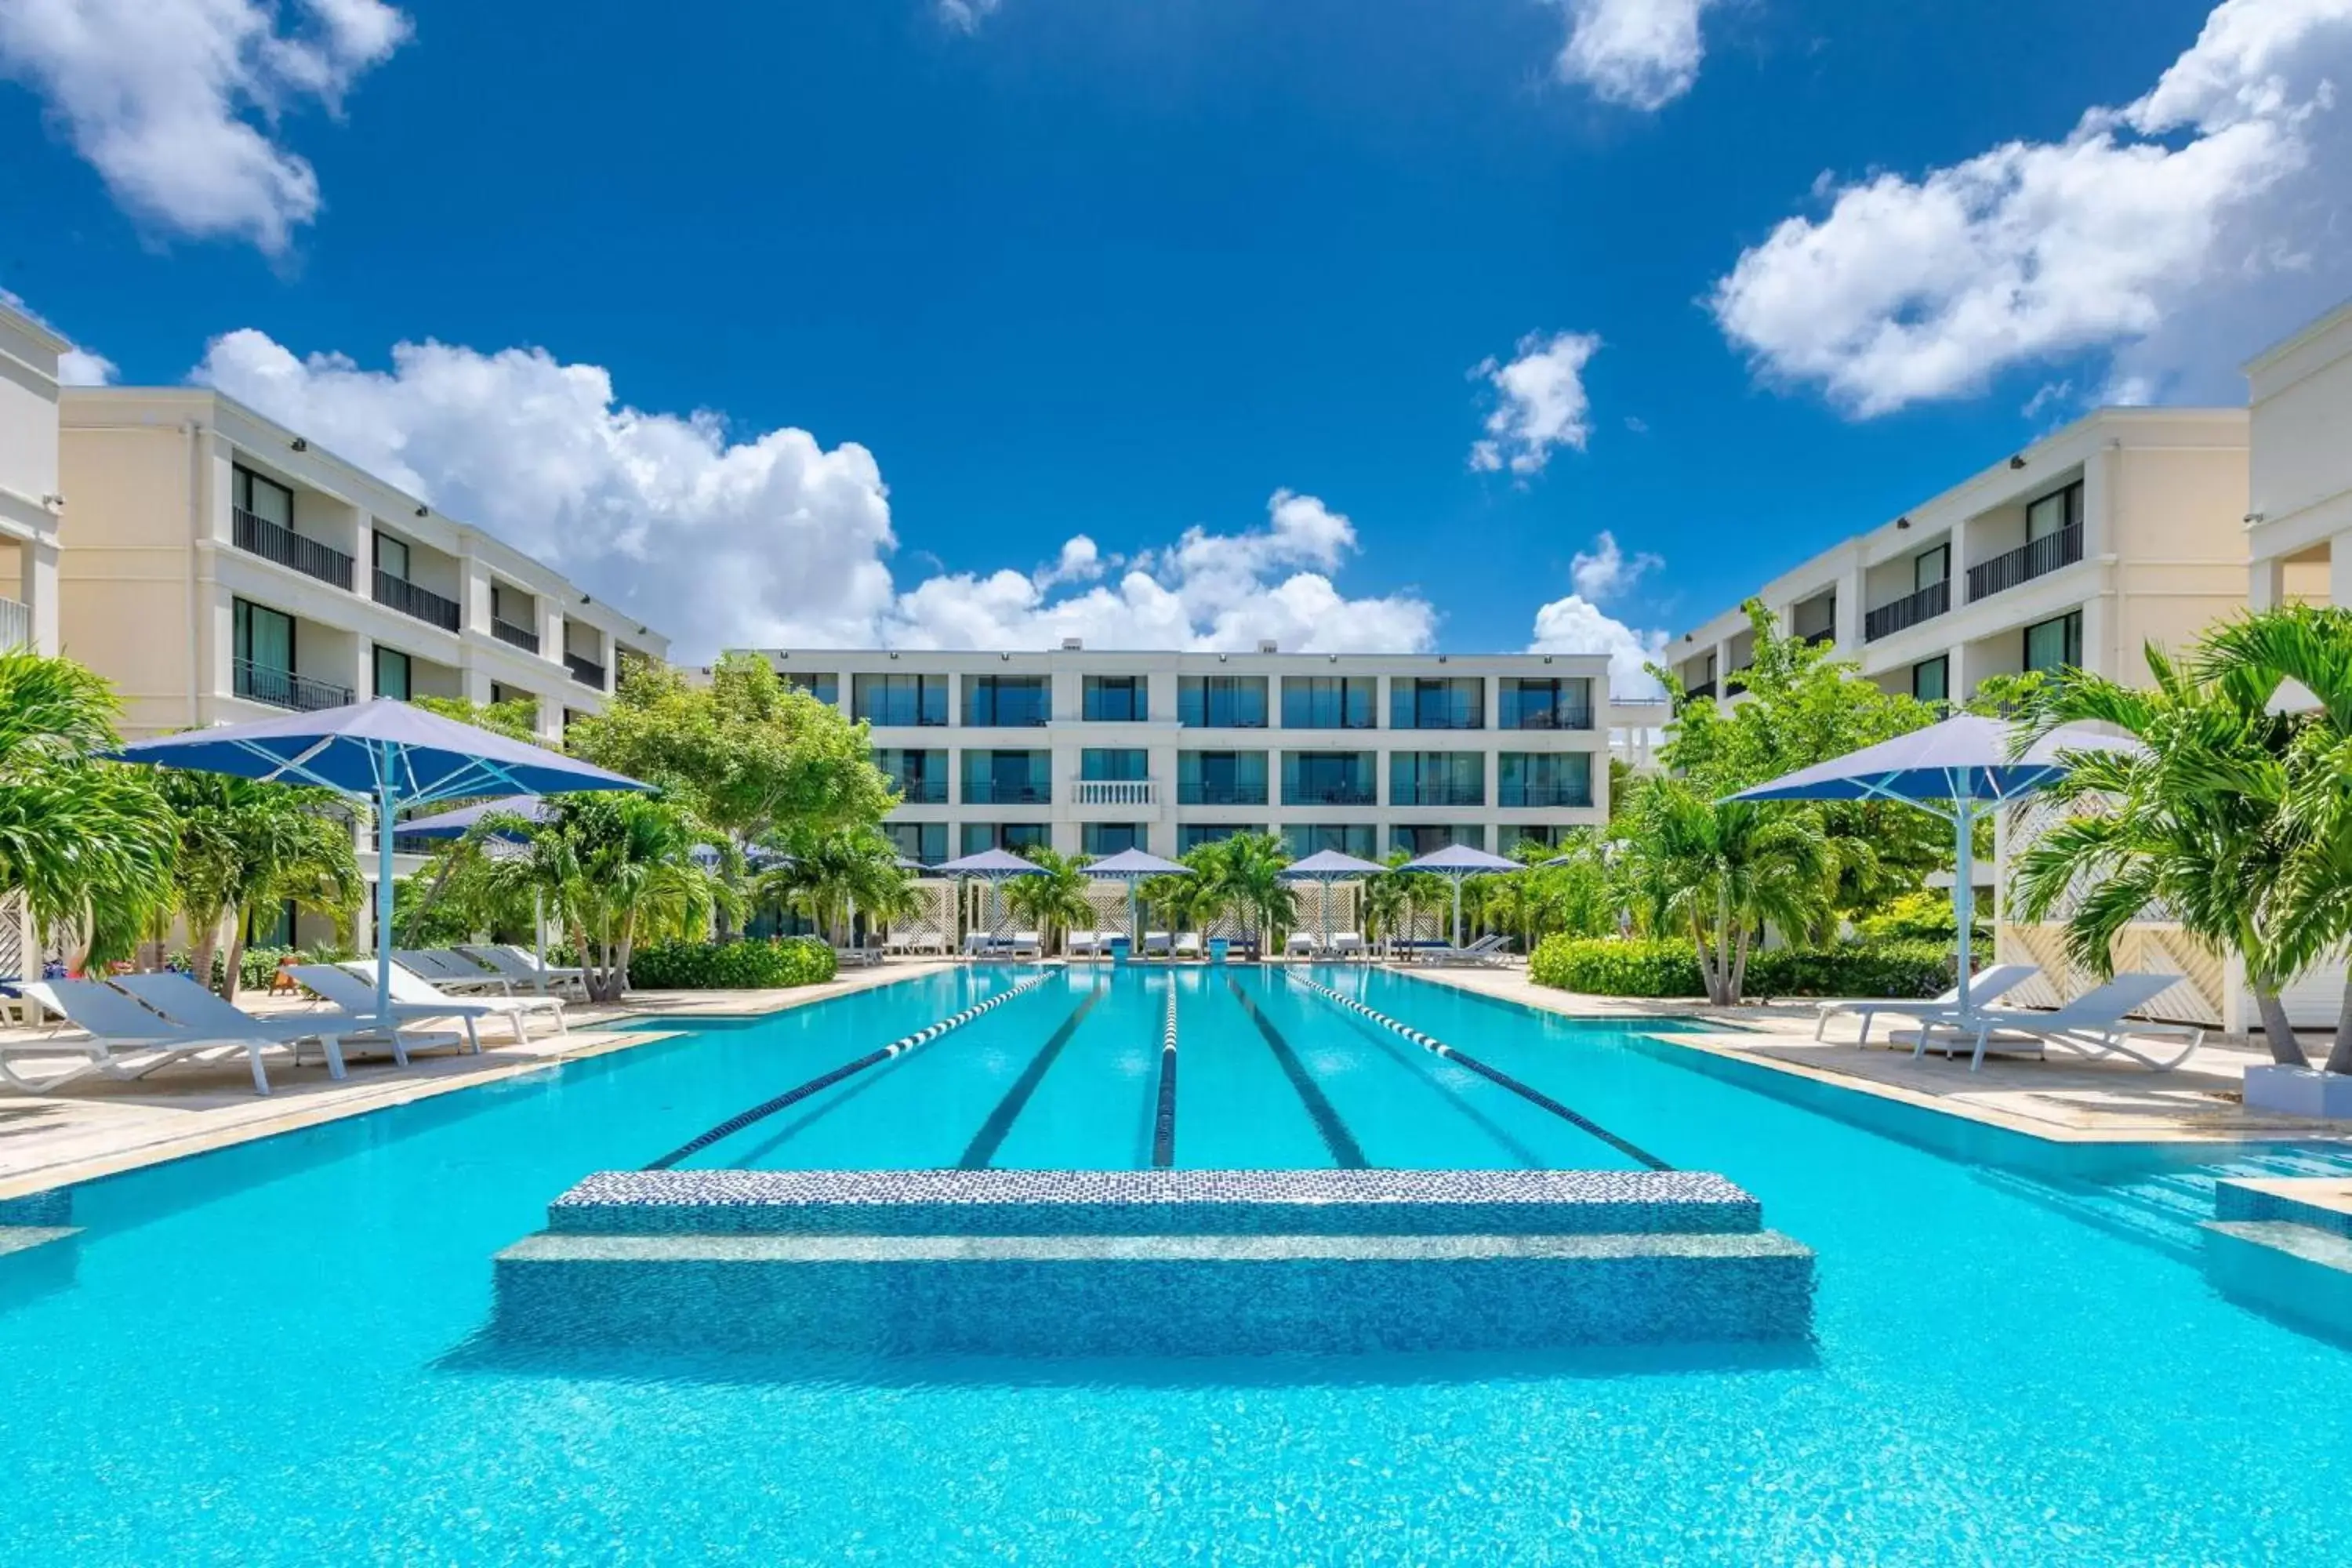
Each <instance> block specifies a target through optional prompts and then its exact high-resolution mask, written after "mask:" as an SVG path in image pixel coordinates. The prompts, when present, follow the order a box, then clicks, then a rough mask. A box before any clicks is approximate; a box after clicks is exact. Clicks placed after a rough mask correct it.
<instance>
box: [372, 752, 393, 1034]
mask: <svg viewBox="0 0 2352 1568" xmlns="http://www.w3.org/2000/svg"><path fill="white" fill-rule="evenodd" d="M375 1016H376V1018H377V1020H378V1022H379V1024H380V1025H383V1024H388V1021H389V1020H390V1019H391V1017H392V758H391V757H390V756H389V755H387V754H386V753H384V752H377V753H376V780H375Z"/></svg>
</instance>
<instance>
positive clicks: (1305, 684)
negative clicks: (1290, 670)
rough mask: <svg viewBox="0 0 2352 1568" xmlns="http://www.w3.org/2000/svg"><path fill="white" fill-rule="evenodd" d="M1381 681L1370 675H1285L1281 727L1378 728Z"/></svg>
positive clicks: (1311, 728) (1292, 728)
mask: <svg viewBox="0 0 2352 1568" xmlns="http://www.w3.org/2000/svg"><path fill="white" fill-rule="evenodd" d="M1379 700H1380V681H1379V679H1378V678H1376V677H1374V676H1370V675H1286V676H1284V677H1283V678H1282V724H1283V728H1285V729H1286V730H1370V729H1374V728H1376V727H1378V725H1379V722H1380V720H1379V714H1378V703H1379Z"/></svg>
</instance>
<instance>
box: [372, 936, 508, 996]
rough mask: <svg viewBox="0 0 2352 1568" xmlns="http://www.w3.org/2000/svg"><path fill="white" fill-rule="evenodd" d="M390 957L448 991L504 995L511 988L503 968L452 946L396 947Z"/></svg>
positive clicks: (411, 971)
mask: <svg viewBox="0 0 2352 1568" xmlns="http://www.w3.org/2000/svg"><path fill="white" fill-rule="evenodd" d="M392 959H393V962H394V963H398V964H401V965H403V966H404V967H405V968H406V969H407V970H408V971H409V972H410V973H415V974H421V975H423V976H424V977H425V979H427V980H430V981H431V982H433V984H436V985H438V986H440V987H442V988H443V989H444V990H447V991H495V992H497V993H498V994H499V995H501V996H503V995H505V994H507V993H508V992H509V991H512V990H513V989H514V983H513V982H512V981H510V980H509V979H508V978H507V976H506V974H505V973H504V972H503V971H499V970H494V969H489V968H487V967H485V966H484V965H483V964H482V963H481V962H480V961H479V960H478V959H473V958H469V957H467V955H465V954H464V953H461V952H457V951H455V950H454V949H451V948H442V947H436V948H418V947H395V948H394V949H393V950H392Z"/></svg>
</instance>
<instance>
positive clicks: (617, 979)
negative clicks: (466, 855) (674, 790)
mask: <svg viewBox="0 0 2352 1568" xmlns="http://www.w3.org/2000/svg"><path fill="white" fill-rule="evenodd" d="M549 805H550V806H551V810H550V811H549V813H548V815H547V817H546V819H545V820H543V821H540V822H530V821H527V820H525V819H524V818H521V817H519V816H509V817H505V818H497V819H492V818H486V819H485V821H486V822H488V823H489V824H490V826H491V829H492V831H497V832H512V833H515V834H517V835H519V836H528V837H527V840H526V842H525V844H524V846H523V852H522V853H521V854H519V855H513V856H502V857H497V858H488V859H486V860H484V861H483V863H482V865H481V867H480V868H479V873H478V874H479V875H480V876H481V877H482V879H484V881H485V882H486V883H487V884H488V886H489V888H490V889H492V890H493V891H496V892H510V893H513V894H516V895H520V896H526V897H527V896H528V895H529V894H530V893H531V892H532V891H533V890H538V891H540V892H541V893H543V894H545V895H546V899H547V903H548V906H549V910H550V913H551V916H552V918H554V919H555V920H556V921H559V922H561V923H562V926H563V928H564V930H565V931H568V932H569V933H570V935H571V938H572V945H573V946H574V948H575V949H576V950H577V951H578V952H579V954H580V964H581V968H582V969H583V972H584V973H583V981H584V983H585V984H586V986H587V991H588V996H589V999H590V1000H591V1001H595V1002H617V1001H619V1000H620V999H621V997H622V996H623V995H624V994H625V993H626V992H627V990H628V984H629V955H630V953H631V952H633V951H635V946H636V943H637V942H638V941H639V940H640V939H641V938H642V939H652V938H656V937H662V936H680V935H685V934H687V933H688V932H701V931H705V930H707V928H708V925H709V920H710V916H711V913H712V911H713V910H715V909H716V908H717V906H718V905H719V901H720V900H721V899H723V898H725V897H726V896H727V889H725V887H724V885H723V884H722V883H720V881H719V879H718V878H717V877H715V876H714V875H712V874H711V873H710V872H709V871H708V870H706V869H705V868H703V866H702V864H701V863H700V862H699V861H698V860H697V859H696V858H695V849H696V848H697V847H698V845H700V844H701V843H702V841H703V840H704V839H705V838H707V837H709V835H708V834H707V833H706V832H705V831H704V830H703V827H702V825H701V824H700V823H698V822H697V821H696V820H695V818H694V816H693V815H692V814H691V813H689V812H688V811H687V810H686V809H685V808H684V807H683V806H681V805H677V803H676V802H674V801H670V800H667V799H664V798H662V797H659V796H656V795H610V794H602V793H599V794H593V795H555V796H551V797H550V800H549Z"/></svg>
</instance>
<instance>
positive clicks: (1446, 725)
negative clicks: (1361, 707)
mask: <svg viewBox="0 0 2352 1568" xmlns="http://www.w3.org/2000/svg"><path fill="white" fill-rule="evenodd" d="M1393 717H1394V718H1395V719H1396V721H1397V722H1396V723H1395V724H1394V726H1392V727H1393V728H1395V729H1399V730H1483V729H1485V728H1486V719H1485V717H1484V716H1483V715H1481V714H1480V713H1479V712H1478V711H1477V710H1475V709H1470V708H1454V709H1448V710H1444V711H1443V712H1439V711H1435V710H1429V709H1423V710H1420V711H1417V712H1415V711H1404V712H1400V713H1397V714H1395V715H1393Z"/></svg>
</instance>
